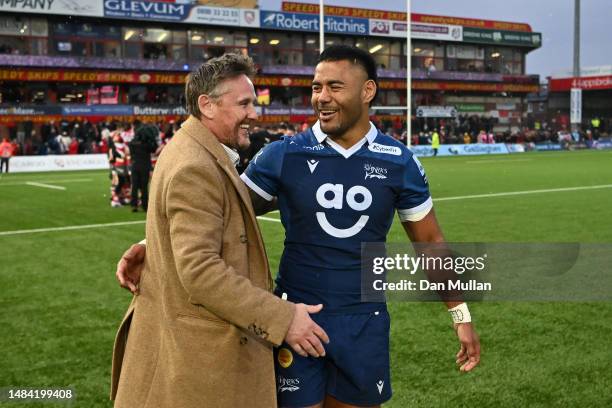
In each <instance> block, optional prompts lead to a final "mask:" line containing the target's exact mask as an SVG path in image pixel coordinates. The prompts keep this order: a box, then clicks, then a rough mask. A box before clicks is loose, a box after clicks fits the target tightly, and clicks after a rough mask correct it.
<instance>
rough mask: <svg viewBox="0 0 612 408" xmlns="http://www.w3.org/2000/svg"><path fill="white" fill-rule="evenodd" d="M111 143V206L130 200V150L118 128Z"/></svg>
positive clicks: (109, 159) (121, 204) (109, 154)
mask: <svg viewBox="0 0 612 408" xmlns="http://www.w3.org/2000/svg"><path fill="white" fill-rule="evenodd" d="M112 141H113V144H112V146H111V147H110V149H109V150H108V162H109V163H110V165H111V207H115V208H116V207H121V206H123V205H124V204H128V203H129V202H130V197H129V169H128V163H129V156H130V150H129V148H128V146H127V145H126V144H125V143H124V142H123V137H121V131H120V130H119V129H118V130H116V131H115V132H114V133H113V135H112Z"/></svg>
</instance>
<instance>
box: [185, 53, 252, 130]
mask: <svg viewBox="0 0 612 408" xmlns="http://www.w3.org/2000/svg"><path fill="white" fill-rule="evenodd" d="M255 73H256V69H255V64H254V63H253V60H252V59H251V58H250V57H248V56H245V55H242V54H224V55H222V56H220V57H217V58H212V59H210V60H208V61H206V62H205V63H204V64H202V65H201V66H200V67H199V68H198V69H197V70H195V71H193V72H192V73H190V74H189V76H188V77H187V83H186V84H185V100H186V102H187V112H188V113H189V114H191V115H193V116H195V117H196V118H198V119H199V118H200V116H201V113H200V107H199V105H198V98H199V97H200V95H203V94H204V95H208V96H210V97H211V98H213V99H215V98H218V97H220V96H221V94H219V93H216V91H217V89H216V88H217V87H218V86H219V84H220V83H221V82H223V81H224V80H226V79H231V78H235V77H237V76H240V75H242V74H244V75H246V76H248V77H251V78H252V77H253V76H255Z"/></svg>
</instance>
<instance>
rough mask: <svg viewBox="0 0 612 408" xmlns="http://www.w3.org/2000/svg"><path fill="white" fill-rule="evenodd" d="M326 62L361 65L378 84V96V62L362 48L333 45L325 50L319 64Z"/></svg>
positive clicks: (320, 56)
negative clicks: (347, 62) (345, 62)
mask: <svg viewBox="0 0 612 408" xmlns="http://www.w3.org/2000/svg"><path fill="white" fill-rule="evenodd" d="M326 61H349V62H351V63H353V64H354V65H359V66H361V68H363V70H364V71H365V73H366V74H367V76H368V79H371V80H372V81H374V83H375V84H376V94H378V75H377V73H376V61H374V58H373V57H372V55H371V54H370V53H369V52H367V51H366V50H362V49H361V48H357V47H352V46H350V45H332V46H331V47H328V48H326V49H324V50H323V52H322V53H321V55H319V59H318V60H317V64H318V63H320V62H326ZM376 94H374V98H372V102H374V99H376Z"/></svg>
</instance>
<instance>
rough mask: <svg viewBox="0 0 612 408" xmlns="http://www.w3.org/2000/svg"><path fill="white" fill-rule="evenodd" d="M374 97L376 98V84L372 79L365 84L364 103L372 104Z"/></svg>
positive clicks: (363, 90) (362, 93) (362, 95)
mask: <svg viewBox="0 0 612 408" xmlns="http://www.w3.org/2000/svg"><path fill="white" fill-rule="evenodd" d="M374 96H376V82H374V81H373V80H371V79H368V80H367V81H365V83H364V84H363V88H362V91H361V100H362V101H363V103H367V104H369V103H370V102H372V99H374Z"/></svg>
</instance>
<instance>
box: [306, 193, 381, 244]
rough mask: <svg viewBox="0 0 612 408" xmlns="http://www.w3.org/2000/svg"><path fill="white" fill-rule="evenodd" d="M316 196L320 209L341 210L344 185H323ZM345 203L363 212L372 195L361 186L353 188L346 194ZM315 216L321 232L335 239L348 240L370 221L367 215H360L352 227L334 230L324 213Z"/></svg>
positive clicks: (319, 212) (368, 204)
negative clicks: (321, 229)
mask: <svg viewBox="0 0 612 408" xmlns="http://www.w3.org/2000/svg"><path fill="white" fill-rule="evenodd" d="M330 193H331V194H330ZM330 195H331V197H330ZM316 196H317V202H318V203H319V205H320V206H321V207H323V208H326V209H336V210H341V209H342V207H343V205H344V185H342V184H332V183H325V184H323V185H322V186H321V187H319V189H318V190H317V194H316ZM346 203H347V204H348V206H349V207H350V208H352V209H353V210H355V211H365V210H367V209H368V208H370V205H372V193H370V190H368V189H367V188H365V187H363V186H353V187H351V188H349V189H348V191H347V192H346ZM316 215H317V221H318V222H319V225H320V226H321V228H323V231H325V232H327V233H328V234H329V235H331V236H332V237H336V238H349V237H352V236H354V235H357V234H358V233H359V231H361V230H362V229H363V227H365V225H366V223H367V222H368V220H369V219H370V217H369V216H368V215H362V216H360V217H359V219H358V220H357V222H356V223H355V225H353V226H352V227H349V228H336V227H334V226H333V225H331V224H330V222H329V221H328V220H327V216H326V215H325V212H323V211H317V213H316Z"/></svg>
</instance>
